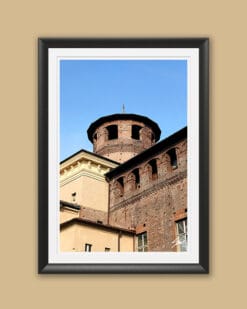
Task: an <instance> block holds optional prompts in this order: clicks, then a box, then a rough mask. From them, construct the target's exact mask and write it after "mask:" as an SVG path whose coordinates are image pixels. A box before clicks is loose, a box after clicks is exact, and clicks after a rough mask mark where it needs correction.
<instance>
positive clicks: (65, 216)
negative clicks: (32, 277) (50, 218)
mask: <svg viewBox="0 0 247 309" xmlns="http://www.w3.org/2000/svg"><path fill="white" fill-rule="evenodd" d="M76 217H79V210H73V209H67V208H62V209H60V223H63V222H65V221H68V220H71V219H73V218H76Z"/></svg>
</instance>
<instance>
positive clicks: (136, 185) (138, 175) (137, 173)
mask: <svg viewBox="0 0 247 309" xmlns="http://www.w3.org/2000/svg"><path fill="white" fill-rule="evenodd" d="M132 173H133V174H134V175H135V187H136V188H139V187H140V174H139V169H138V168H136V169H134V170H133V171H132Z"/></svg>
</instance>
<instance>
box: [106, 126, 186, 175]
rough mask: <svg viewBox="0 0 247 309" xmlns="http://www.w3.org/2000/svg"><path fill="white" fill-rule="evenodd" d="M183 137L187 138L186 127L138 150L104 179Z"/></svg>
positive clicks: (121, 171)
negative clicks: (148, 146) (146, 147)
mask: <svg viewBox="0 0 247 309" xmlns="http://www.w3.org/2000/svg"><path fill="white" fill-rule="evenodd" d="M185 138H187V127H184V128H183V129H181V130H179V131H177V132H176V133H174V134H172V135H170V136H169V137H167V138H165V139H163V140H162V141H160V142H159V143H157V144H154V145H153V146H152V147H150V148H148V149H146V150H144V151H142V152H140V153H139V154H137V155H136V156H135V157H133V158H131V159H129V160H128V161H126V162H124V163H122V164H120V165H119V166H117V167H115V168H114V169H113V170H111V171H110V172H108V173H106V174H105V176H106V179H108V180H111V179H112V178H114V177H116V176H118V175H119V174H121V173H123V172H125V171H126V170H129V169H131V168H135V167H136V166H137V165H139V164H140V163H142V162H144V161H146V160H147V159H149V158H150V157H151V156H153V155H155V154H158V153H159V152H161V151H162V150H164V149H166V148H169V147H171V146H173V145H174V144H176V143H177V142H179V141H181V140H183V139H185Z"/></svg>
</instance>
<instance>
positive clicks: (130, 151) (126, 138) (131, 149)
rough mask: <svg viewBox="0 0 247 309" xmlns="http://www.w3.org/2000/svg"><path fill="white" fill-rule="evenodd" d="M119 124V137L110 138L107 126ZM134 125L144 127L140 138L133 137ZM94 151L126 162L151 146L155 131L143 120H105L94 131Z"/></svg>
mask: <svg viewBox="0 0 247 309" xmlns="http://www.w3.org/2000/svg"><path fill="white" fill-rule="evenodd" d="M110 125H117V126H118V138H117V139H112V140H109V139H108V131H107V127H108V126H110ZM133 125H138V126H140V127H142V129H141V130H140V140H135V139H132V138H131V130H132V126H133ZM94 136H95V137H96V136H97V138H94V152H95V153H97V154H99V155H102V156H104V157H107V158H109V159H112V160H114V161H117V162H121V163H122V162H125V161H127V160H128V159H130V158H132V157H133V156H135V155H137V154H138V153H140V152H141V151H143V150H145V149H147V148H149V147H151V146H152V145H153V144H154V143H155V141H154V132H153V131H152V129H151V128H149V127H147V126H145V124H144V123H143V122H139V121H134V120H128V121H126V120H115V121H109V122H105V123H104V124H102V125H101V126H99V127H98V128H97V130H96V131H95V133H94Z"/></svg>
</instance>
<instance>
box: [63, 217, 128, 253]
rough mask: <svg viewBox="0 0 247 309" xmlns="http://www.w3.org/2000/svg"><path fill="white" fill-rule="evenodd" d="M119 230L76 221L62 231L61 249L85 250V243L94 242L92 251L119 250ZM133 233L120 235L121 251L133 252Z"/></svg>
mask: <svg viewBox="0 0 247 309" xmlns="http://www.w3.org/2000/svg"><path fill="white" fill-rule="evenodd" d="M118 237H119V236H118V232H117V231H112V230H103V229H97V228H95V227H93V226H88V225H83V224H80V223H74V224H73V225H70V226H68V227H66V228H63V229H62V230H61V233H60V250H61V251H73V252H83V251H84V249H85V244H86V243H87V244H92V252H104V251H105V248H110V251H111V252H117V251H118ZM133 242H134V237H133V236H132V235H122V236H121V237H120V251H121V252H124V251H125V252H126V251H127V252H132V251H133V247H134V243H133Z"/></svg>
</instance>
